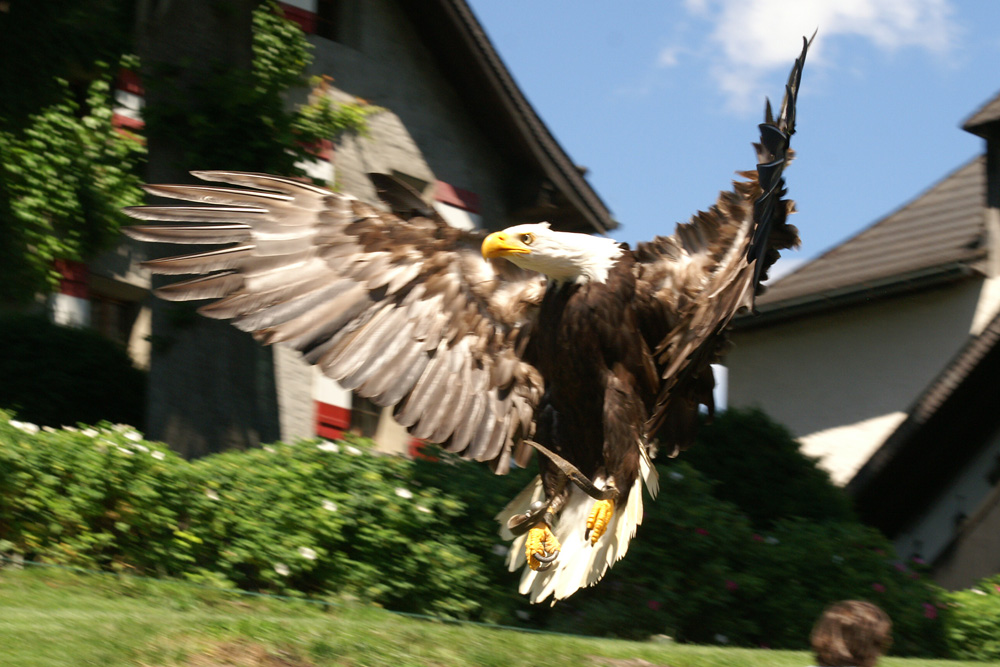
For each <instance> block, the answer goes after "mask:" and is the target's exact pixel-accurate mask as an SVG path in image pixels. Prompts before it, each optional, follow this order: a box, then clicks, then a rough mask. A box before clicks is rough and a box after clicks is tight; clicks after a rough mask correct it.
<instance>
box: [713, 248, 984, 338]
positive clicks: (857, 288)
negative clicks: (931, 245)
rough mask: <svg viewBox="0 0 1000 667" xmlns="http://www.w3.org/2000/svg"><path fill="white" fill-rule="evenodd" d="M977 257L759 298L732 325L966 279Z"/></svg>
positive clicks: (760, 323) (767, 322)
mask: <svg viewBox="0 0 1000 667" xmlns="http://www.w3.org/2000/svg"><path fill="white" fill-rule="evenodd" d="M975 259H978V257H975V258H970V259H969V260H963V261H956V262H949V263H947V264H941V265H937V266H929V267H925V268H921V269H917V270H915V271H910V272H908V273H905V274H901V275H894V276H886V277H884V278H880V279H877V280H871V281H867V282H864V283H857V284H854V285H846V286H843V287H839V288H836V289H832V290H825V291H820V292H813V293H811V294H804V295H801V296H798V297H793V298H790V299H784V300H781V301H774V302H771V303H768V302H764V303H761V302H760V301H758V302H757V308H756V312H754V313H746V314H743V315H740V316H738V317H736V318H735V319H734V320H733V327H734V329H736V330H737V331H740V330H748V329H758V328H762V327H767V326H771V325H773V324H776V323H778V322H784V321H786V320H790V319H793V318H799V317H805V316H808V315H815V314H818V313H821V312H825V311H831V310H837V309H840V308H846V307H849V306H852V305H855V304H857V303H861V302H870V301H872V300H873V299H884V298H888V297H893V296H899V295H902V294H907V293H910V292H915V291H920V290H924V289H928V288H933V287H938V286H940V285H944V284H948V283H953V282H956V281H959V280H964V279H966V278H969V277H971V276H973V275H975V274H977V273H978V271H977V270H976V269H975V268H974V265H973V261H974V260H975Z"/></svg>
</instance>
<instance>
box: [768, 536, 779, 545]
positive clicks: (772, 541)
mask: <svg viewBox="0 0 1000 667" xmlns="http://www.w3.org/2000/svg"><path fill="white" fill-rule="evenodd" d="M764 541H765V542H767V543H768V544H779V543H780V542H781V540H779V539H778V538H777V537H774V536H773V535H768V536H767V537H765V538H764Z"/></svg>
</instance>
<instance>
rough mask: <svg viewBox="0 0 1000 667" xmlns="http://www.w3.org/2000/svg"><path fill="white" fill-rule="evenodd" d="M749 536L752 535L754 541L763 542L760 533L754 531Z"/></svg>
mask: <svg viewBox="0 0 1000 667" xmlns="http://www.w3.org/2000/svg"><path fill="white" fill-rule="evenodd" d="M750 537H752V538H753V541H754V542H763V541H764V538H763V537H761V536H760V535H758V534H757V533H754V534H753V535H751V536H750Z"/></svg>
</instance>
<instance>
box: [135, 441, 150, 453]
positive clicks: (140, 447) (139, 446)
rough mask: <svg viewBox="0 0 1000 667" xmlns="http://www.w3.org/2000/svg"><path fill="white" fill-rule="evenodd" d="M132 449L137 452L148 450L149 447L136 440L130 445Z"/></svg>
mask: <svg viewBox="0 0 1000 667" xmlns="http://www.w3.org/2000/svg"><path fill="white" fill-rule="evenodd" d="M132 449H134V450H135V451H137V452H148V451H149V447H147V446H146V445H143V444H142V443H139V442H137V443H135V444H134V445H132Z"/></svg>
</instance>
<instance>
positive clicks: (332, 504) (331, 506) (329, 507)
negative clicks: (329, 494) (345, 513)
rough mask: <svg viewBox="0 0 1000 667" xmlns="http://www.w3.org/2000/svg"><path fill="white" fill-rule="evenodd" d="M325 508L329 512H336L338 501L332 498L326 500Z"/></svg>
mask: <svg viewBox="0 0 1000 667" xmlns="http://www.w3.org/2000/svg"><path fill="white" fill-rule="evenodd" d="M323 509H325V510H326V511H327V512H336V511H337V503H335V502H333V501H332V500H324V501H323Z"/></svg>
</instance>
